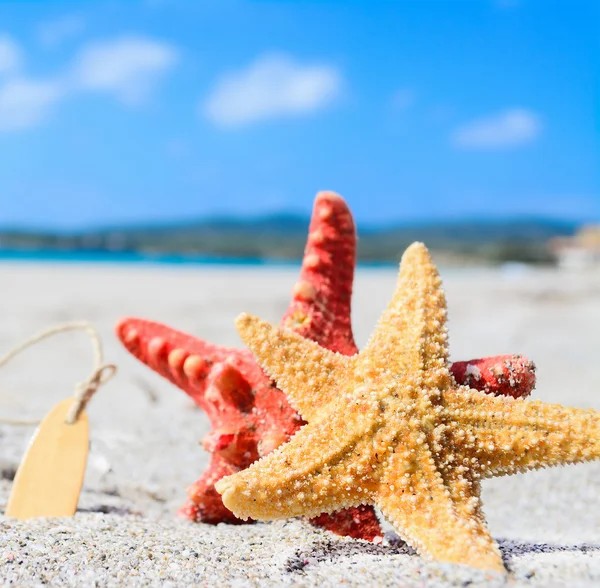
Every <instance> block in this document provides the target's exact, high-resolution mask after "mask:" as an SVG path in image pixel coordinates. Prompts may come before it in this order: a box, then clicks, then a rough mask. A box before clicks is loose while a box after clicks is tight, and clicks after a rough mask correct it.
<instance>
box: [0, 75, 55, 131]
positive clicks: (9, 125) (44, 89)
mask: <svg viewBox="0 0 600 588" xmlns="http://www.w3.org/2000/svg"><path fill="white" fill-rule="evenodd" d="M62 97H63V88H62V87H61V86H60V84H57V83H55V82H52V81H39V80H38V81H36V80H28V79H24V78H23V79H13V80H9V81H8V82H6V83H5V84H4V85H3V86H0V131H15V130H21V129H26V128H30V127H33V126H36V125H37V124H38V123H39V122H41V121H42V120H43V119H44V117H45V116H46V115H47V114H48V112H49V111H50V109H51V108H52V107H53V106H54V105H55V104H56V103H57V102H58V101H59V100H60V99H61V98H62Z"/></svg>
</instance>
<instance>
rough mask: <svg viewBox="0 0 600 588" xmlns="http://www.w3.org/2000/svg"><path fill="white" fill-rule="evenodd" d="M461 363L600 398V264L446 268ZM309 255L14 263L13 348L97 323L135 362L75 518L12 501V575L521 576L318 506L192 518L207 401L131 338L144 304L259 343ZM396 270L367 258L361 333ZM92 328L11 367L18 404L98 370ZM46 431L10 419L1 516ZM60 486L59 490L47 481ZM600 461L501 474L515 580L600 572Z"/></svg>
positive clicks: (5, 536) (30, 582) (499, 497)
mask: <svg viewBox="0 0 600 588" xmlns="http://www.w3.org/2000/svg"><path fill="white" fill-rule="evenodd" d="M440 271H441V274H442V278H443V279H444V285H445V289H446V295H447V300H448V308H449V317H450V322H449V328H450V346H451V354H452V359H454V360H457V359H470V358H475V357H483V356H487V355H495V354H502V353H523V354H525V355H527V356H528V357H529V358H531V359H532V360H534V361H535V363H536V365H537V382H538V383H537V387H536V390H534V393H533V397H535V398H539V399H542V400H544V401H548V402H557V403H563V404H567V405H570V406H576V407H591V408H595V409H600V370H599V369H598V351H599V350H600V335H599V333H600V273H599V272H597V271H596V272H595V273H594V272H592V271H588V272H565V271H557V270H533V269H523V268H521V267H513V268H507V269H504V270H499V269H464V270H463V269H448V270H444V268H441V270H440ZM297 274H298V269H297V268H291V267H290V268H281V267H243V268H238V267H235V268H231V267H211V266H196V267H192V266H187V267H169V266H134V265H132V266H112V265H97V266H89V265H68V264H61V265H59V264H50V263H48V264H36V263H9V262H5V263H1V264H0V281H1V283H2V284H3V293H2V298H3V304H2V310H1V311H0V320H1V325H2V327H1V328H0V355H2V354H3V353H4V352H5V351H8V350H9V349H10V348H11V347H13V346H15V345H16V344H18V343H20V342H21V341H22V340H24V339H26V338H28V337H29V336H30V335H32V334H34V333H36V332H38V331H40V330H42V329H45V328H47V327H50V326H53V325H55V324H59V323H62V322H66V321H72V320H88V321H90V322H92V323H93V324H94V325H95V326H96V327H97V329H98V331H99V332H100V335H101V337H102V340H103V343H104V349H105V358H106V360H107V361H110V362H114V363H116V364H117V365H118V370H119V371H118V374H117V375H116V376H115V378H114V379H113V380H111V381H110V382H109V383H108V384H107V385H106V386H105V387H104V388H102V389H101V390H100V391H99V393H98V395H97V397H96V398H94V399H93V401H92V403H91V405H90V408H89V411H88V412H89V419H90V423H91V438H92V443H91V452H90V456H89V461H88V468H87V473H86V480H85V485H84V491H83V493H82V496H81V500H80V505H79V506H80V508H79V512H78V513H77V514H76V516H75V517H74V518H71V519H60V520H36V521H30V522H25V523H21V522H16V521H14V520H10V519H7V518H5V517H3V516H2V515H0V583H4V584H5V585H9V584H11V583H12V585H19V586H35V585H41V584H42V583H50V584H54V585H68V586H91V585H98V586H105V585H111V586H114V585H161V586H176V585H183V584H193V585H201V586H202V585H206V586H254V585H256V586H258V585H265V584H266V583H269V584H273V585H299V586H324V585H331V586H333V585H339V584H340V583H343V584H344V585H347V586H365V585H368V586H397V585H402V586H430V585H431V586H465V585H470V586H474V585H482V586H483V585H485V586H494V585H504V584H505V583H506V582H507V578H505V577H499V576H494V575H492V574H489V573H486V572H482V571H478V570H473V569H471V568H467V567H459V566H452V565H440V564H431V563H427V562H425V561H424V560H423V559H421V558H420V557H418V556H416V555H415V554H414V553H413V552H412V551H411V550H410V549H408V548H406V547H405V546H404V544H403V543H402V542H401V541H400V540H399V539H398V538H397V537H396V536H395V535H394V534H393V533H391V532H389V533H388V534H386V537H385V540H384V543H383V544H382V545H373V544H368V543H365V542H361V541H356V540H348V539H341V538H339V537H336V536H334V535H332V534H330V533H328V532H325V531H322V530H320V529H315V528H314V527H312V526H310V525H309V524H308V523H306V522H305V521H303V520H288V521H279V522H276V523H269V524H257V525H248V526H241V527H240V526H228V525H223V524H221V525H218V526H216V527H214V526H208V525H193V524H190V523H188V522H184V521H180V520H177V519H176V518H175V513H176V511H177V509H178V507H179V506H180V505H181V504H182V503H183V502H184V500H185V491H186V486H187V485H189V484H190V483H192V482H193V481H194V480H195V479H196V478H197V477H198V476H199V475H200V473H201V472H202V471H203V469H204V467H205V464H206V462H207V454H206V453H205V452H204V450H203V449H202V447H201V445H200V444H199V441H200V439H201V438H202V437H203V435H204V434H205V433H206V431H207V429H208V421H207V419H206V417H205V415H204V414H203V413H202V412H201V411H200V410H198V409H196V408H195V407H194V405H193V403H192V401H191V400H190V399H189V398H188V397H187V396H186V395H185V394H184V393H183V392H181V391H180V390H178V389H177V388H175V387H174V386H172V385H171V384H170V383H168V382H167V381H165V380H163V379H162V378H160V377H159V376H157V375H155V374H154V373H153V372H151V371H150V370H149V369H148V368H146V367H145V366H143V365H142V364H140V363H139V362H138V361H137V360H135V359H134V358H133V357H131V356H130V355H129V354H128V353H127V352H126V351H125V350H124V349H123V348H122V347H121V345H120V343H119V342H118V341H117V339H116V337H115V336H114V334H113V327H114V324H115V322H116V320H117V319H118V318H120V317H122V316H126V315H132V316H139V317H144V318H148V319H152V320H157V321H160V322H164V323H166V324H168V325H170V326H172V327H175V328H178V329H180V330H183V331H186V332H189V333H193V334H196V335H198V336H200V337H202V338H205V339H208V340H210V341H213V342H215V343H219V344H223V345H233V346H241V342H240V340H239V338H238V335H237V333H236V331H235V328H234V325H233V320H234V318H235V317H236V316H237V315H238V314H239V313H240V312H242V311H246V312H250V313H253V314H256V315H258V316H260V317H262V318H264V319H267V320H270V321H273V322H278V321H279V319H280V318H281V316H282V314H283V313H284V311H285V309H286V307H287V304H288V300H289V292H290V289H291V288H292V286H293V284H294V283H295V280H296V278H297ZM395 281H396V271H395V270H394V269H366V268H364V269H359V270H358V272H357V276H356V281H355V289H354V291H355V294H354V298H353V326H354V332H355V337H356V342H357V344H358V345H359V347H361V346H362V345H364V343H365V342H366V340H367V338H368V336H369V334H370V332H371V330H372V329H373V328H374V326H375V324H376V321H377V319H378V318H379V315H380V314H381V312H382V311H383V310H384V308H385V307H386V305H387V302H388V300H389V298H390V297H391V295H392V292H393V289H394V285H395ZM91 358H92V355H91V346H90V343H89V341H88V339H87V336H86V335H85V334H84V333H71V334H63V335H57V336H56V337H54V338H53V339H52V340H49V341H46V342H44V343H40V344H39V345H37V346H36V347H35V348H33V349H31V350H29V351H26V352H24V353H23V354H22V356H20V357H18V358H16V359H15V360H13V361H12V362H11V363H10V364H8V365H6V366H4V367H3V368H2V369H0V416H1V417H3V418H15V419H38V418H41V417H42V416H43V415H44V414H45V413H46V412H47V411H48V410H49V409H50V407H52V406H53V405H54V404H55V403H56V402H58V401H59V400H61V399H63V398H65V397H67V396H69V395H71V394H72V392H73V385H74V383H75V382H76V381H78V380H81V379H83V378H85V377H86V376H87V375H88V374H89V372H90V370H91ZM32 432H33V428H32V427H24V426H13V425H6V424H0V472H1V474H2V475H1V478H0V512H3V510H4V506H5V504H6V500H7V498H8V495H9V492H10V488H11V482H12V478H13V476H14V471H15V469H16V467H17V465H18V462H19V460H20V458H21V456H22V454H23V452H24V450H25V447H26V445H27V442H28V440H29V438H30V436H31V434H32ZM40 491H43V489H40ZM599 497H600V463H593V464H582V465H575V466H569V467H565V468H555V469H548V470H543V471H537V472H530V473H527V474H521V475H517V476H512V477H505V478H498V479H494V480H489V481H486V482H485V483H484V491H483V500H484V511H485V513H486V516H487V519H488V522H489V526H490V529H491V532H492V534H493V536H494V537H495V538H496V539H497V540H498V541H499V543H500V546H501V549H502V551H503V555H504V559H505V562H506V564H507V567H508V568H509V570H510V571H511V581H512V584H511V585H513V586H597V585H600V498H599Z"/></svg>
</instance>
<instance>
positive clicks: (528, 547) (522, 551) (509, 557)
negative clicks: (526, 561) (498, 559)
mask: <svg viewBox="0 0 600 588" xmlns="http://www.w3.org/2000/svg"><path fill="white" fill-rule="evenodd" d="M498 545H499V547H500V551H501V553H502V561H503V562H504V565H505V566H506V569H507V570H509V571H512V569H511V564H512V563H513V560H514V558H515V557H519V556H522V555H528V554H530V553H533V554H537V553H559V552H567V553H574V552H578V553H594V552H598V553H600V545H599V544H595V543H581V544H579V545H559V544H554V543H534V542H529V541H513V540H511V539H498Z"/></svg>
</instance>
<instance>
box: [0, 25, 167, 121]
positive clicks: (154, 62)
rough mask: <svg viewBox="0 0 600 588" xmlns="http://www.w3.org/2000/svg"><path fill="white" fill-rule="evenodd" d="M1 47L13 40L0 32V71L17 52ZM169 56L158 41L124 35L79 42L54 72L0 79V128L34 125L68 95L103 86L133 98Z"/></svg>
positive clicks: (154, 77) (151, 81)
mask: <svg viewBox="0 0 600 588" xmlns="http://www.w3.org/2000/svg"><path fill="white" fill-rule="evenodd" d="M3 41H4V42H5V44H4V45H3V44H2V43H3ZM7 47H8V48H9V49H10V48H11V47H13V45H10V44H9V43H8V42H6V39H5V38H3V37H0V73H1V71H2V66H4V68H5V69H11V71H12V70H13V69H14V68H15V67H17V65H18V61H19V58H18V53H16V54H15V55H16V57H15V56H14V55H13V54H11V53H10V52H9V51H8V50H7V49H6V48H7ZM3 51H4V53H3ZM11 55H12V56H11ZM7 56H8V57H7ZM175 60H176V52H175V50H174V49H172V48H171V47H170V46H168V45H166V44H164V43H161V42H158V41H154V40H151V39H146V38H141V37H125V38H120V39H116V40H113V41H106V42H103V43H94V44H90V45H87V46H84V47H83V49H82V50H81V51H79V52H78V54H77V55H76V56H75V59H74V61H73V63H72V65H71V66H69V67H67V68H66V69H65V70H64V71H63V72H60V73H59V74H57V75H55V76H54V77H51V78H47V79H42V80H40V79H32V78H24V77H14V75H13V76H12V77H9V78H8V79H6V81H5V82H4V83H3V84H0V132H3V131H15V130H24V129H28V128H32V127H35V126H37V125H38V124H40V123H41V122H43V120H44V119H45V118H46V117H47V116H48V115H49V114H50V113H51V112H52V108H53V107H54V106H56V104H57V103H59V102H60V101H62V100H64V99H66V98H68V97H70V96H77V95H81V94H84V93H91V92H104V93H107V94H110V95H114V96H116V97H117V98H118V99H119V100H121V101H123V102H126V103H129V104H131V103H136V102H139V101H140V100H142V99H143V98H145V97H146V96H147V95H148V93H149V92H150V91H151V90H152V89H153V88H154V86H155V85H156V83H157V82H158V81H159V78H160V77H161V76H162V75H163V74H164V73H165V72H166V70H167V69H169V68H170V67H171V66H172V65H173V64H174V62H175Z"/></svg>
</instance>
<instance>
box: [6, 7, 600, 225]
mask: <svg viewBox="0 0 600 588" xmlns="http://www.w3.org/2000/svg"><path fill="white" fill-rule="evenodd" d="M599 6H600V5H599V3H598V2H595V1H594V0H590V1H589V2H585V1H583V0H579V1H577V0H565V1H564V2H558V1H552V0H538V1H534V0H471V1H469V0H456V1H452V0H446V1H442V0H437V1H436V0H419V1H416V0H415V1H410V2H402V1H396V2H383V1H381V2H373V1H368V2H358V1H357V2H352V1H350V0H348V1H346V2H341V1H337V2H327V1H320V2H317V1H314V2H304V1H302V0H297V1H291V0H287V1H271V2H234V1H230V0H211V1H201V0H199V1H195V2H191V1H185V2H184V1H178V0H170V1H166V0H164V1H160V0H147V1H145V2H134V1H127V2H125V1H122V2H115V1H113V2H85V3H84V2H54V1H45V2H42V1H37V2H35V1H29V2H3V1H0V161H1V163H0V202H1V203H2V207H1V212H0V226H6V225H20V226H37V227H53V228H63V229H78V228H85V227H89V226H95V225H96V226H97V225H107V224H110V225H113V224H123V223H138V222H139V223H146V222H157V221H169V222H170V221H174V220H190V219H194V218H198V217H204V216H207V215H212V214H221V213H223V212H231V213H233V214H237V215H259V214H262V213H265V212H273V211H281V210H291V211H299V212H309V211H310V209H311V206H312V200H313V197H314V195H315V193H316V192H317V191H318V190H321V189H331V190H335V191H338V192H340V193H341V194H342V195H343V196H344V197H345V198H346V200H347V201H348V202H349V204H350V205H351V207H352V210H353V212H354V214H355V216H356V218H357V220H358V222H359V223H374V222H380V221H385V222H390V221H394V222H396V221H398V222H402V221H415V220H431V219H435V220H440V219H460V218H469V219H472V218H479V217H487V218H507V217H509V218H510V217H518V216H524V215H525V216H543V217H552V218H567V219H575V220H583V221H588V220H600V173H599V165H598V163H599V162H600V104H599V100H600V91H599V87H598V80H599V72H600V68H599V66H600V42H599V40H598V35H597V30H598V26H599V22H600V9H599V8H598V7H599Z"/></svg>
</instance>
